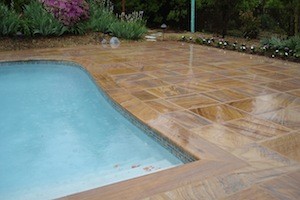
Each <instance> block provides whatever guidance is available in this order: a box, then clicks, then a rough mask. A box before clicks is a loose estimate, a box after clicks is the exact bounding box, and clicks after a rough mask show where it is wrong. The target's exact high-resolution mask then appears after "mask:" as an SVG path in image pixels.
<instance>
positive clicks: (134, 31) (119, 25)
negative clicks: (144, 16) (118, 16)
mask: <svg viewBox="0 0 300 200" xmlns="http://www.w3.org/2000/svg"><path fill="white" fill-rule="evenodd" d="M110 31H111V32H112V33H113V35H115V36H116V37H119V38H124V39H129V40H137V39H140V38H141V36H142V35H143V34H145V33H146V32H147V28H146V27H145V26H144V25H143V24H140V23H137V22H125V21H116V22H114V23H112V24H111V25H110Z"/></svg>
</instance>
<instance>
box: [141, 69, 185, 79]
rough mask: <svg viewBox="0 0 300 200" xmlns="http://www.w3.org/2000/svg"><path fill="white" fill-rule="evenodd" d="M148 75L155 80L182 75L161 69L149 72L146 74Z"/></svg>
mask: <svg viewBox="0 0 300 200" xmlns="http://www.w3.org/2000/svg"><path fill="white" fill-rule="evenodd" d="M146 73H147V74H148V75H150V76H153V77H154V78H162V77H167V76H178V75H180V74H178V73H176V72H173V71H170V70H165V69H159V70H154V71H149V72H146Z"/></svg>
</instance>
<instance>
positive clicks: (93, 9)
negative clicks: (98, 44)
mask: <svg viewBox="0 0 300 200" xmlns="http://www.w3.org/2000/svg"><path fill="white" fill-rule="evenodd" d="M110 5H111V4H110V2H109V1H100V2H96V1H91V3H90V20H89V28H90V29H91V30H93V31H97V32H98V31H100V32H106V31H108V29H109V26H110V24H112V23H114V22H115V21H116V20H117V19H116V17H115V16H114V15H113V13H112V8H111V6H110Z"/></svg>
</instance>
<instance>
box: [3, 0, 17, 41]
mask: <svg viewBox="0 0 300 200" xmlns="http://www.w3.org/2000/svg"><path fill="white" fill-rule="evenodd" d="M20 27H21V21H20V17H19V15H18V14H17V13H16V12H15V11H13V10H11V9H8V7H7V6H6V5H4V4H3V3H0V35H3V36H4V35H14V34H16V33H17V32H18V31H19V30H20Z"/></svg>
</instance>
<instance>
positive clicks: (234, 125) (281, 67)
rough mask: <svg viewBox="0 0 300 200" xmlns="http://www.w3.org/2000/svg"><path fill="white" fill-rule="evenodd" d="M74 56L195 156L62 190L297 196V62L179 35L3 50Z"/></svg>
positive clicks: (29, 55)
mask: <svg viewBox="0 0 300 200" xmlns="http://www.w3.org/2000/svg"><path fill="white" fill-rule="evenodd" d="M39 59H47V60H68V61H73V62H77V63H79V64H81V65H82V66H83V67H85V68H86V69H87V70H88V71H89V73H90V74H91V75H92V76H93V78H94V79H95V81H96V82H97V83H98V84H99V86H100V87H101V88H103V89H104V91H105V92H106V93H107V94H108V95H109V96H110V97H111V98H112V99H113V100H114V101H116V102H117V103H119V104H120V105H121V106H122V107H123V108H125V109H126V110H127V111H129V112H130V113H132V114H133V115H134V116H135V117H136V118H137V119H139V120H140V121H142V122H143V123H145V124H147V125H148V126H150V127H151V128H153V129H155V130H157V131H158V132H159V133H160V134H162V135H163V136H164V137H167V138H169V139H170V140H171V141H172V142H173V143H175V144H177V145H178V146H180V147H182V148H183V149H185V150H186V151H187V152H189V153H190V154H192V155H194V156H195V157H197V158H198V159H199V160H198V161H196V162H194V163H189V164H186V165H183V166H179V167H176V168H173V169H170V170H164V171H161V172H158V173H154V174H150V175H148V176H145V177H140V178H137V179H133V180H129V181H125V182H121V183H117V184H113V185H109V186H105V187H102V188H97V189H94V190H90V191H86V192H82V193H79V194H75V195H71V196H68V197H65V198H66V199H82V198H84V199H120V198H122V199H300V190H299V186H300V163H299V162H300V64H296V63H290V62H283V61H278V60H274V59H269V58H264V57H259V56H252V55H249V54H247V55H246V54H242V53H237V52H231V51H224V50H222V49H215V48H209V47H204V46H198V45H192V44H187V43H180V42H156V43H151V42H148V43H147V42H136V43H130V44H125V45H121V47H120V48H117V49H112V48H109V47H106V48H104V47H102V46H101V45H98V46H78V47H74V48H53V49H41V50H38V49H34V50H26V51H17V52H0V61H11V60H39Z"/></svg>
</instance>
